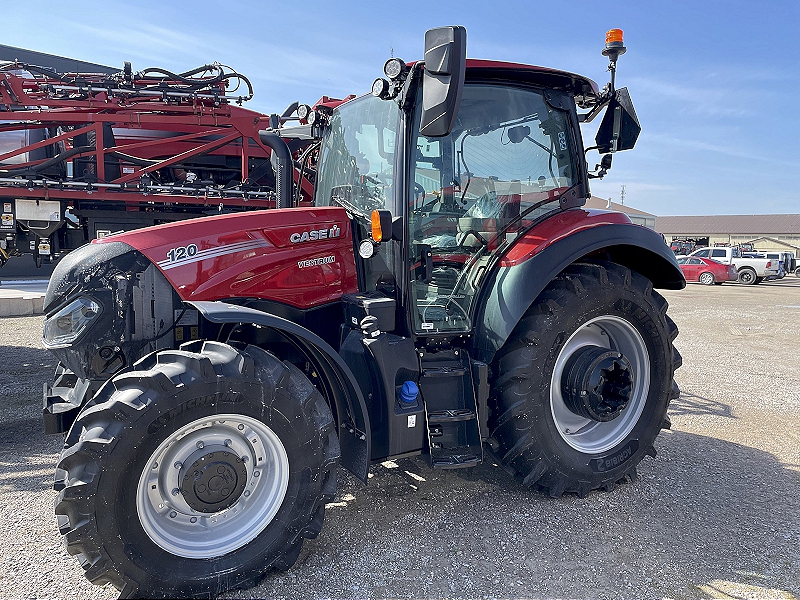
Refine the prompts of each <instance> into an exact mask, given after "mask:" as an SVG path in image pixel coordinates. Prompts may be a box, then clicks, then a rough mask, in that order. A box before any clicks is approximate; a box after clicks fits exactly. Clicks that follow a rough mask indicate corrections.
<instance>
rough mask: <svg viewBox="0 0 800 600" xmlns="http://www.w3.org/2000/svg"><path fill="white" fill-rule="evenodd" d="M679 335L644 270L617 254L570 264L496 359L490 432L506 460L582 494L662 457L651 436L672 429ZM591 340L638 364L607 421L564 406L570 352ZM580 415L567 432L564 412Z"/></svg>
mask: <svg viewBox="0 0 800 600" xmlns="http://www.w3.org/2000/svg"><path fill="white" fill-rule="evenodd" d="M677 334H678V328H677V327H676V325H675V323H674V322H673V321H672V319H670V318H669V317H668V316H667V302H666V300H664V298H663V297H662V296H661V295H659V294H658V293H656V292H655V291H653V286H652V284H651V282H650V280H648V279H647V278H645V277H643V276H642V275H640V274H638V273H636V272H634V271H631V270H629V269H627V268H625V267H623V266H621V265H619V264H616V263H610V262H593V263H575V264H572V265H570V266H569V267H567V268H566V269H565V270H564V271H563V272H562V273H561V274H559V275H558V276H557V277H556V278H555V279H554V280H553V281H551V282H550V284H549V285H548V286H547V287H546V288H545V290H544V291H543V292H542V293H541V294H540V295H539V297H538V298H537V299H536V301H535V302H534V303H533V304H532V305H531V307H530V308H529V309H528V311H527V312H526V314H525V315H524V316H523V318H522V319H521V320H520V322H519V323H518V325H517V326H516V327H515V329H514V331H513V332H512V334H511V336H510V338H509V339H508V341H507V342H506V344H505V345H504V346H503V348H501V350H500V351H499V352H498V354H497V355H496V357H495V359H494V361H493V364H492V381H491V393H490V408H491V416H490V420H489V428H490V432H491V435H490V438H489V440H488V441H489V446H490V448H491V449H492V450H493V451H494V453H495V456H496V458H497V459H498V460H499V461H500V464H501V466H503V467H504V468H505V469H506V470H508V471H510V472H512V473H514V474H515V475H516V476H518V478H519V479H520V480H521V481H522V483H523V484H525V485H527V486H531V487H533V486H535V487H536V488H538V489H540V490H542V491H545V492H547V493H549V494H550V495H551V496H553V497H558V496H561V495H562V494H563V493H565V492H573V493H576V494H578V496H580V497H584V496H586V495H587V494H588V493H589V492H591V491H592V490H595V489H600V488H602V489H605V490H607V491H610V490H612V489H613V488H614V486H615V484H616V483H620V482H622V481H626V480H628V479H631V480H633V479H635V478H636V465H637V464H638V463H639V462H640V461H641V460H642V458H643V457H644V456H645V455H649V456H652V457H655V454H656V452H655V448H654V446H653V442H654V440H655V439H656V437H657V436H658V433H659V431H660V430H661V429H662V428H669V418H668V417H667V415H666V413H667V406H668V404H669V402H670V400H672V399H674V398H677V397H678V395H679V390H678V386H677V384H676V383H675V381H674V379H673V376H674V372H675V369H677V368H678V367H679V366H680V365H681V356H680V354H679V353H678V351H677V350H676V349H675V348H674V346H673V345H672V342H673V340H674V339H675V337H676V336H677ZM596 340H597V341H596ZM593 345H597V346H599V347H600V348H601V349H605V348H610V349H617V350H620V351H622V350H624V349H625V348H627V350H626V351H625V352H622V354H623V355H626V358H628V359H629V360H630V361H631V367H632V371H633V383H632V384H631V390H632V392H631V400H630V403H629V404H628V405H625V408H623V409H622V410H621V413H620V414H619V416H617V417H616V418H613V419H611V420H610V421H608V422H597V421H593V420H591V419H584V418H583V417H580V416H579V415H576V414H573V413H572V412H570V411H568V410H566V402H565V401H564V399H563V394H564V392H562V391H561V389H562V388H561V386H559V385H558V382H559V381H560V380H563V377H564V375H565V373H568V372H570V369H572V370H574V369H575V368H574V367H569V365H570V362H569V360H568V359H569V358H570V357H573V358H574V357H577V356H578V355H579V354H580V353H581V352H585V351H587V350H591V349H592V346H593ZM643 349H646V352H644V351H643ZM626 353H627V354H630V355H631V356H627V354H626ZM633 355H636V356H633ZM578 362H579V361H578ZM573 364H574V363H573ZM554 381H555V382H557V383H556V385H551V382H554ZM637 381H640V382H641V383H636V382H637ZM576 417H577V420H578V421H579V422H580V424H579V425H577V426H576V430H575V431H573V432H571V433H570V432H569V429H566V430H564V431H562V429H561V428H563V425H564V421H563V420H564V419H565V420H567V421H569V420H573V421H574V420H575V419H576ZM615 423H616V425H615ZM567 440H569V441H567Z"/></svg>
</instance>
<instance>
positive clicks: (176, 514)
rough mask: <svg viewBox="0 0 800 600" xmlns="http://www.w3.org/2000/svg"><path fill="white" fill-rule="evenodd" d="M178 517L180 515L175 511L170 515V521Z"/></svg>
mask: <svg viewBox="0 0 800 600" xmlns="http://www.w3.org/2000/svg"><path fill="white" fill-rule="evenodd" d="M177 516H178V513H177V512H175V511H174V510H173V511H172V512H171V513H169V518H170V519H174V518H175V517H177Z"/></svg>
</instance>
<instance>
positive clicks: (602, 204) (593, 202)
mask: <svg viewBox="0 0 800 600" xmlns="http://www.w3.org/2000/svg"><path fill="white" fill-rule="evenodd" d="M584 206H585V207H586V208H604V209H608V210H616V211H617V212H621V213H625V214H626V215H639V216H642V217H653V218H654V219H655V217H656V216H655V215H653V214H651V213H648V212H644V211H643V210H638V209H635V208H632V207H630V206H625V205H624V204H618V203H617V202H611V206H609V201H608V200H603V199H602V198H598V197H597V196H592V197H591V198H589V199H588V200H587V201H586V204H585V205H584ZM658 218H659V219H662V218H663V217H658Z"/></svg>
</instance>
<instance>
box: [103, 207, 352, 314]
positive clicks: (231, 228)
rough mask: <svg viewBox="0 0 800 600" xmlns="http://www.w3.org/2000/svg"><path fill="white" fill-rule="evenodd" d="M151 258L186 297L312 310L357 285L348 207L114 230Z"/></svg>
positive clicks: (248, 214)
mask: <svg viewBox="0 0 800 600" xmlns="http://www.w3.org/2000/svg"><path fill="white" fill-rule="evenodd" d="M119 242H124V243H125V244H127V245H128V246H130V247H132V248H135V249H136V250H138V251H139V252H141V253H142V254H143V255H144V256H146V257H147V258H148V259H150V261H152V262H153V263H154V264H155V265H156V266H157V267H158V269H159V271H161V273H163V275H164V276H165V277H166V279H167V280H168V281H169V282H170V284H171V285H172V287H173V288H174V289H175V291H176V292H177V293H178V295H179V296H180V298H181V300H184V301H198V300H228V299H232V298H258V299H267V300H272V301H276V302H280V303H283V304H288V305H290V306H293V307H295V308H300V309H308V308H313V307H316V306H321V305H323V304H328V303H330V302H333V301H336V300H338V299H339V298H341V296H342V294H346V293H352V292H355V291H357V276H356V266H355V257H354V253H353V240H352V231H351V225H350V219H349V218H348V216H347V213H346V212H345V211H344V209H342V208H338V207H322V208H295V209H286V210H264V211H252V212H246V213H237V214H233V215H221V216H217V217H206V218H201V219H192V220H188V221H181V222H178V223H169V224H165V225H158V226H156V227H149V228H147V229H140V230H137V231H132V232H127V233H121V234H118V235H112V236H108V237H106V238H103V239H102V240H96V241H95V242H94V245H96V246H105V245H107V244H115V243H119Z"/></svg>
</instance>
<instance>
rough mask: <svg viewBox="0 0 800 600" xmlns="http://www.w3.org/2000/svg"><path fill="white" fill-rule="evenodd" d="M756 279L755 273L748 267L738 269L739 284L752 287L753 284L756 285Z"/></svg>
mask: <svg viewBox="0 0 800 600" xmlns="http://www.w3.org/2000/svg"><path fill="white" fill-rule="evenodd" d="M756 279H758V278H757V277H756V272H755V271H754V270H753V269H751V268H750V267H742V268H741V269H739V283H743V284H745V285H753V284H754V283H758V282H757V281H756Z"/></svg>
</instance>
